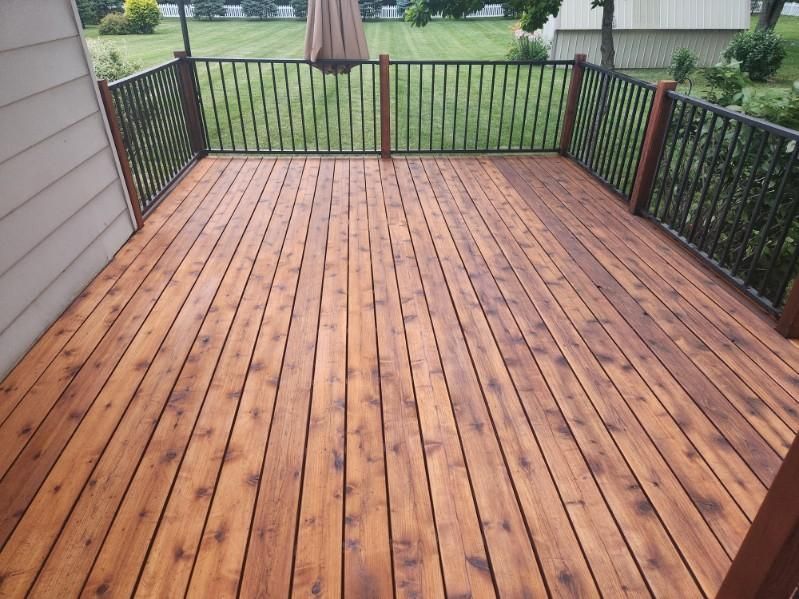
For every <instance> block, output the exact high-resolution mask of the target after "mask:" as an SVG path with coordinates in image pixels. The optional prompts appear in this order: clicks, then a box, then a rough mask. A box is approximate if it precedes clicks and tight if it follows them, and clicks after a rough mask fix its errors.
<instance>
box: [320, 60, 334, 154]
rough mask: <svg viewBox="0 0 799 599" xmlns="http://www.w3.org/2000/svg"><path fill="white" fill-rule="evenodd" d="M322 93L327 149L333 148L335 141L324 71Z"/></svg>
mask: <svg viewBox="0 0 799 599" xmlns="http://www.w3.org/2000/svg"><path fill="white" fill-rule="evenodd" d="M322 94H323V95H324V97H325V136H326V137H327V151H328V152H330V151H332V150H333V143H332V142H331V141H330V114H329V111H328V108H327V104H328V100H327V78H326V77H325V75H324V73H322Z"/></svg>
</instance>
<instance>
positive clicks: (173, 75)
mask: <svg viewBox="0 0 799 599" xmlns="http://www.w3.org/2000/svg"><path fill="white" fill-rule="evenodd" d="M191 71H192V77H193V79H194V89H195V90H196V92H197V95H196V99H197V102H198V108H199V110H200V117H201V118H200V126H201V127H202V128H203V142H204V144H205V147H208V137H207V135H208V134H207V127H206V123H205V118H204V117H205V108H204V107H203V103H202V98H201V97H200V85H199V82H198V81H197V71H196V70H195V68H194V63H191ZM164 78H165V84H166V87H167V93H168V99H169V105H170V109H171V111H172V114H173V117H172V118H173V121H174V123H175V127H177V129H176V131H175V132H176V134H177V135H178V138H179V140H180V141H179V143H180V145H181V146H182V149H183V154H182V155H183V157H184V159H185V160H189V159H190V158H191V157H192V155H193V151H192V147H191V141H190V140H189V128H188V126H187V123H186V115H185V114H183V104H182V103H181V100H180V98H181V93H180V90H181V87H180V79H179V74H178V70H177V65H172V68H170V69H169V72H168V73H166V72H165V73H164Z"/></svg>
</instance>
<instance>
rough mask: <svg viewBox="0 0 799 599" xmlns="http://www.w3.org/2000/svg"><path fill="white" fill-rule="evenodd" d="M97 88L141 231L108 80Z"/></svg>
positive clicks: (131, 176) (131, 175)
mask: <svg viewBox="0 0 799 599" xmlns="http://www.w3.org/2000/svg"><path fill="white" fill-rule="evenodd" d="M97 86H98V87H99V88H100V98H102V100H103V108H104V109H105V115H106V117H107V119H108V126H109V128H110V129H111V138H112V139H113V140H114V147H115V148H116V152H117V157H118V158H119V165H120V166H121V167H122V178H123V179H124V180H125V187H126V188H127V190H128V198H130V207H131V208H132V209H133V217H134V218H135V219H136V228H137V229H141V228H142V226H144V218H142V214H141V204H140V203H139V195H138V194H137V193H136V186H135V185H134V184H133V173H132V171H131V170H130V162H129V161H128V153H127V152H126V151H125V144H124V142H123V141H122V131H121V130H120V129H119V121H117V115H116V110H115V109H114V99H113V98H112V97H111V89H110V88H109V87H108V80H107V79H100V80H99V81H98V82H97Z"/></svg>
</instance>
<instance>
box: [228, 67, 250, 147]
mask: <svg viewBox="0 0 799 599" xmlns="http://www.w3.org/2000/svg"><path fill="white" fill-rule="evenodd" d="M230 69H231V70H232V71H233V86H234V87H235V88H236V106H237V107H238V109H239V125H240V126H241V139H242V141H243V143H244V151H245V152H246V151H247V150H248V147H247V132H246V131H245V128H244V107H243V106H242V104H241V92H240V91H239V75H238V71H239V69H238V63H236V62H234V61H231V62H230Z"/></svg>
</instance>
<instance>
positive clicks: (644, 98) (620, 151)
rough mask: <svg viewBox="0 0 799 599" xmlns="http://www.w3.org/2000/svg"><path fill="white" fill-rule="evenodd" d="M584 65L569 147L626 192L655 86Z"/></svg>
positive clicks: (627, 195) (628, 192) (594, 169)
mask: <svg viewBox="0 0 799 599" xmlns="http://www.w3.org/2000/svg"><path fill="white" fill-rule="evenodd" d="M584 68H585V73H584V75H583V82H582V85H581V87H580V95H579V99H578V104H577V114H576V117H575V123H574V134H573V137H572V140H571V144H570V148H569V153H570V154H571V156H572V158H574V159H575V160H577V161H578V162H579V163H580V164H582V165H583V166H584V167H586V168H587V169H588V170H590V171H591V172H592V173H594V175H596V176H597V177H599V178H600V179H602V180H603V181H605V182H606V183H607V184H609V185H610V186H611V187H613V189H615V190H616V191H618V192H619V193H620V194H622V195H623V196H625V197H629V195H630V193H631V192H632V186H633V181H634V180H635V174H636V171H637V169H638V163H639V161H640V158H641V148H642V145H643V141H644V135H645V133H646V125H647V122H648V120H649V112H650V110H651V108H652V100H653V98H654V91H655V86H654V85H652V84H651V83H646V82H644V81H638V80H637V79H633V78H631V77H627V76H626V75H623V74H621V73H617V72H615V71H610V70H608V69H603V68H602V67H599V66H596V65H592V64H585V65H584Z"/></svg>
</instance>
